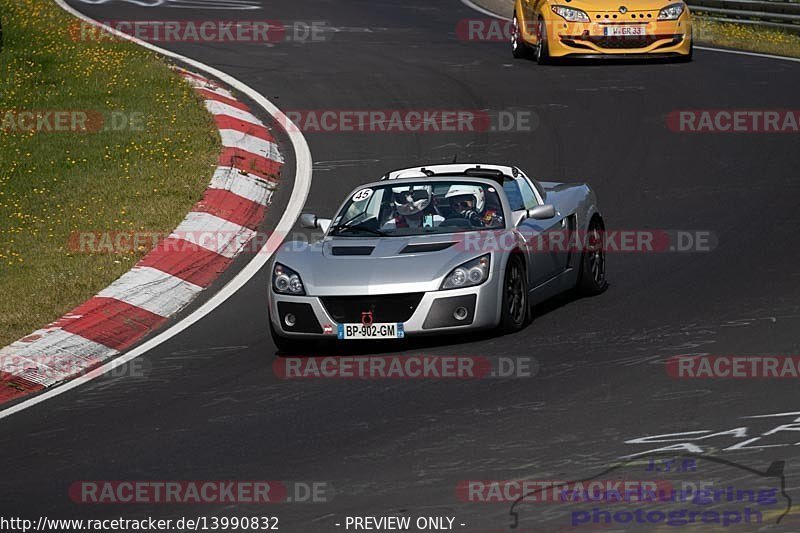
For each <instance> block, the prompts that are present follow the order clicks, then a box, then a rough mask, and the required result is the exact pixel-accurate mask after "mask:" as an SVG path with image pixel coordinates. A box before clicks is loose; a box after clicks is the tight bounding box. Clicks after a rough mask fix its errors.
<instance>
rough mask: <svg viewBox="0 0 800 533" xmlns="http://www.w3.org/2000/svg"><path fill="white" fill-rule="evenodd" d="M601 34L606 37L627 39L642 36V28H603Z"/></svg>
mask: <svg viewBox="0 0 800 533" xmlns="http://www.w3.org/2000/svg"><path fill="white" fill-rule="evenodd" d="M603 33H604V34H605V35H606V36H608V37H628V36H630V35H644V34H645V33H644V26H605V27H604V28H603Z"/></svg>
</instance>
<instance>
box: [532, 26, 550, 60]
mask: <svg viewBox="0 0 800 533" xmlns="http://www.w3.org/2000/svg"><path fill="white" fill-rule="evenodd" d="M537 24H538V26H537V33H538V37H539V44H537V45H536V62H537V63H539V64H540V65H549V64H550V63H552V62H553V59H552V58H551V57H550V48H549V47H548V46H547V24H545V23H544V19H543V18H541V17H539V21H538V22H537Z"/></svg>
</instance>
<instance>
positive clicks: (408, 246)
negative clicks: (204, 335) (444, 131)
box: [269, 164, 607, 352]
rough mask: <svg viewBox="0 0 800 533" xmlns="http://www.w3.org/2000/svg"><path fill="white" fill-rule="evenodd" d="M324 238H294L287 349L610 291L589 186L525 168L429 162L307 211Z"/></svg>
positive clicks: (521, 313)
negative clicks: (330, 211)
mask: <svg viewBox="0 0 800 533" xmlns="http://www.w3.org/2000/svg"><path fill="white" fill-rule="evenodd" d="M301 225H302V226H303V227H306V228H318V229H321V230H322V231H323V232H324V236H323V238H322V239H321V240H320V241H318V242H314V243H311V244H307V245H302V244H300V243H291V242H290V243H286V244H284V245H283V246H282V247H281V249H280V250H279V251H278V253H277V254H276V257H275V260H274V263H273V265H272V277H271V283H270V290H269V315H270V327H271V329H272V336H273V339H274V341H275V344H276V346H277V347H278V349H279V350H281V351H286V352H291V351H295V350H298V349H302V348H304V347H305V346H306V345H307V344H308V341H310V340H316V339H324V338H331V339H343V340H347V339H398V338H403V337H404V336H406V335H422V334H431V333H445V332H447V333H458V332H463V331H465V330H475V329H482V328H497V329H499V330H500V331H502V332H513V331H518V330H520V329H522V328H523V327H524V326H525V325H526V323H527V321H528V319H529V316H530V308H531V306H532V305H534V304H536V303H538V302H541V301H543V300H545V299H547V298H550V297H552V296H554V295H556V294H558V293H562V292H565V291H568V290H572V289H575V288H577V289H578V290H579V291H581V292H583V293H586V294H599V293H601V292H603V291H604V290H605V289H606V287H607V283H606V277H605V253H604V225H603V218H602V216H601V214H600V211H599V210H598V208H597V201H596V198H595V195H594V193H593V192H592V190H591V189H590V188H589V187H588V186H587V185H584V184H572V185H568V184H563V183H549V182H539V181H537V180H534V179H531V178H529V177H528V176H526V175H525V174H524V173H523V172H522V171H521V170H519V169H518V168H516V167H509V166H500V165H491V164H450V165H430V166H425V167H416V168H409V169H403V170H396V171H393V172H390V173H388V174H386V175H385V176H384V177H383V178H382V179H381V180H380V181H376V182H373V183H368V184H366V185H363V186H361V187H358V188H357V189H356V190H354V191H352V192H351V193H350V194H349V195H348V196H347V198H346V200H345V201H344V204H343V205H342V206H341V208H340V209H339V211H338V213H337V214H336V216H335V217H334V218H333V219H332V220H330V219H322V218H317V217H316V216H315V215H311V214H304V215H302V216H301Z"/></svg>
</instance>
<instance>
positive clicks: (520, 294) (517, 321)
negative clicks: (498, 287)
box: [500, 254, 530, 333]
mask: <svg viewBox="0 0 800 533" xmlns="http://www.w3.org/2000/svg"><path fill="white" fill-rule="evenodd" d="M502 305H503V309H502V310H501V319H500V330H501V331H502V332H503V333H514V332H515V331H519V330H521V329H522V328H524V327H525V324H527V322H528V317H529V316H530V313H529V311H530V309H529V306H528V276H527V274H526V272H525V265H524V264H523V261H522V257H521V256H519V255H517V254H514V255H512V256H511V257H510V258H509V259H508V266H507V267H506V275H505V276H504V277H503V303H502Z"/></svg>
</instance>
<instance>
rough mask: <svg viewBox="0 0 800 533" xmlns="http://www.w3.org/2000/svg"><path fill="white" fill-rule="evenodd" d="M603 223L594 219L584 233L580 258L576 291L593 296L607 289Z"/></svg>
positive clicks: (596, 218)
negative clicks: (583, 247)
mask: <svg viewBox="0 0 800 533" xmlns="http://www.w3.org/2000/svg"><path fill="white" fill-rule="evenodd" d="M605 242H606V241H605V229H604V227H603V222H602V221H601V220H600V219H599V218H598V217H595V218H593V219H592V220H591V222H589V229H588V230H587V232H586V249H585V250H583V255H582V256H581V271H580V274H579V276H578V287H577V288H578V291H579V292H581V293H583V294H586V295H589V296H593V295H596V294H600V293H601V292H604V291H605V290H606V289H607V288H608V281H607V280H606V247H605Z"/></svg>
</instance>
